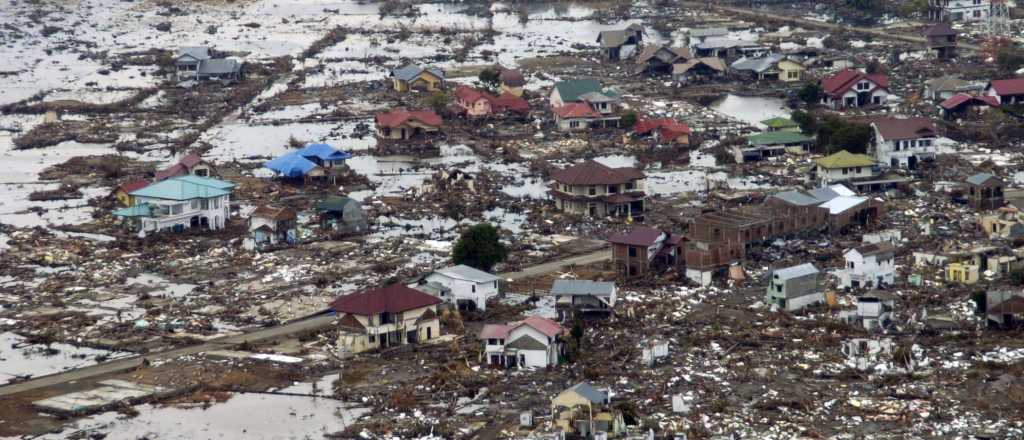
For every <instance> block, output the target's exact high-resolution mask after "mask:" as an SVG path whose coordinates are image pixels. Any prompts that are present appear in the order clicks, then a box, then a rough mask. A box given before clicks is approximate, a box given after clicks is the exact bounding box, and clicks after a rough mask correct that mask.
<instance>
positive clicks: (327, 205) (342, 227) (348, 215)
mask: <svg viewBox="0 0 1024 440" xmlns="http://www.w3.org/2000/svg"><path fill="white" fill-rule="evenodd" d="M316 211H317V212H318V213H319V216H320V227H321V228H323V229H325V230H330V231H336V232H338V233H340V234H361V233H364V232H366V231H367V230H368V229H369V224H368V222H367V221H366V213H365V212H363V206H362V205H360V204H359V202H357V201H355V200H353V199H352V198H349V197H344V196H329V197H327V198H325V199H323V200H321V201H319V202H317V204H316Z"/></svg>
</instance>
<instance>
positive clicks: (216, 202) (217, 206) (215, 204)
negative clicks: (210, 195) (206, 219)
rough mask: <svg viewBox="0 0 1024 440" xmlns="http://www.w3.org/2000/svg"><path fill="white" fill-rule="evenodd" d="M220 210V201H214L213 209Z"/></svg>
mask: <svg viewBox="0 0 1024 440" xmlns="http://www.w3.org/2000/svg"><path fill="white" fill-rule="evenodd" d="M217 208H220V199H219V198H218V199H213V209H217Z"/></svg>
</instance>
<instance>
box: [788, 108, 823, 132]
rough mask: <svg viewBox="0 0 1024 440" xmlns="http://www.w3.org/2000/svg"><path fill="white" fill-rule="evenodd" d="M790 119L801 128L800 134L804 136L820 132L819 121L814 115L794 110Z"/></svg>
mask: <svg viewBox="0 0 1024 440" xmlns="http://www.w3.org/2000/svg"><path fill="white" fill-rule="evenodd" d="M789 118H790V119H792V120H793V122H796V123H797V125H799V126H800V132H801V133H803V134H813V133H814V132H816V131H818V120H817V119H816V118H815V117H814V115H812V114H810V113H808V112H805V111H803V110H794V111H793V113H792V114H791V115H789Z"/></svg>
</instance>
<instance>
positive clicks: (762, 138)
mask: <svg viewBox="0 0 1024 440" xmlns="http://www.w3.org/2000/svg"><path fill="white" fill-rule="evenodd" d="M812 140H813V138H811V137H809V136H806V135H804V134H803V133H797V132H794V131H770V132H768V133H758V134H754V135H750V136H747V142H749V143H750V145H756V146H762V145H788V144H800V143H805V142H810V141H812Z"/></svg>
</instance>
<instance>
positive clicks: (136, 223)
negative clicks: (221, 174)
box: [113, 175, 235, 237]
mask: <svg viewBox="0 0 1024 440" xmlns="http://www.w3.org/2000/svg"><path fill="white" fill-rule="evenodd" d="M234 188H235V184H234V183H231V182H225V181H223V180H217V179H211V178H208V177H199V176H193V175H185V176H177V177H172V178H170V179H167V180H163V181H160V182H157V183H154V184H152V185H149V186H146V187H144V188H142V189H138V190H135V191H132V192H131V193H129V195H131V197H132V199H134V200H135V204H134V205H132V206H131V207H128V208H124V209H119V210H117V211H114V212H113V215H114V216H116V217H120V218H122V219H124V220H126V221H127V222H129V224H130V225H131V227H132V229H133V230H135V231H136V232H138V235H139V237H145V236H146V235H148V234H151V233H155V232H159V231H164V230H173V231H175V232H179V231H183V230H185V229H188V228H198V227H204V228H208V229H210V230H217V229H222V228H224V227H225V225H226V224H227V220H228V218H229V217H230V211H229V210H230V204H231V191H232V190H233V189H234Z"/></svg>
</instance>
